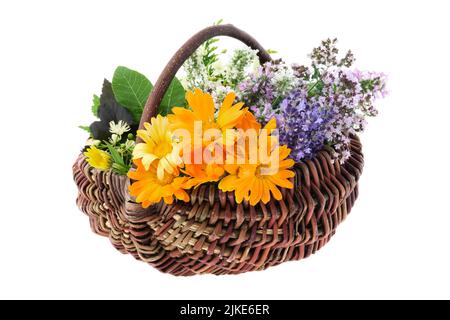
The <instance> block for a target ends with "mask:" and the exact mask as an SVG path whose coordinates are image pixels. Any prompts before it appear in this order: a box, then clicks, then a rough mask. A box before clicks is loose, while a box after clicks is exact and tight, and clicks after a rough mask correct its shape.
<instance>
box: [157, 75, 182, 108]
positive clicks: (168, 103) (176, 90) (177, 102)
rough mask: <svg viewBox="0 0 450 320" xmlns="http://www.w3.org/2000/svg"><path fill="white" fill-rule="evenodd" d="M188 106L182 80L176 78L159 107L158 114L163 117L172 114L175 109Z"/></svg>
mask: <svg viewBox="0 0 450 320" xmlns="http://www.w3.org/2000/svg"><path fill="white" fill-rule="evenodd" d="M185 104H186V101H185V91H184V88H183V85H182V84H181V82H180V80H178V79H177V78H174V79H173V80H172V82H171V83H170V86H169V88H168V89H167V91H166V94H165V95H164V98H163V100H162V101H161V104H160V105H159V109H158V113H159V114H160V115H162V116H165V115H167V114H168V113H170V112H171V110H172V108H173V107H183V106H184V105H185Z"/></svg>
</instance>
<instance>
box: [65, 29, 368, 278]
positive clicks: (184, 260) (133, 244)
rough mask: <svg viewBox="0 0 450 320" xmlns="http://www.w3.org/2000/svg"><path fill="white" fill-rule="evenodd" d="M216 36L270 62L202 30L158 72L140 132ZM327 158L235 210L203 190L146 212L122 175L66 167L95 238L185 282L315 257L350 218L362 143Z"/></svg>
mask: <svg viewBox="0 0 450 320" xmlns="http://www.w3.org/2000/svg"><path fill="white" fill-rule="evenodd" d="M218 35H226V36H230V37H234V38H237V39H239V40H241V41H243V42H244V43H246V44H247V45H249V46H251V47H253V48H255V49H258V50H259V58H260V60H261V62H265V61H269V60H270V56H269V55H268V54H267V52H266V51H265V50H264V49H263V48H262V47H261V46H260V45H259V44H258V43H257V42H256V41H255V40H254V39H253V38H251V37H250V36H249V35H248V34H246V33H245V32H243V31H241V30H239V29H237V28H235V27H233V26H231V25H222V26H214V27H210V28H206V29H204V30H202V31H201V32H199V33H197V34H196V35H195V36H194V37H192V38H191V39H190V40H189V41H188V42H186V43H185V44H184V46H183V47H182V48H181V49H180V50H179V51H178V52H177V53H176V54H175V55H174V57H173V58H172V59H171V60H170V62H169V63H168V65H167V66H166V68H165V69H164V71H163V73H162V75H161V77H160V78H159V79H158V81H157V83H156V84H155V87H154V90H153V91H152V94H151V95H150V97H149V100H148V102H147V104H146V107H145V110H144V113H143V116H142V119H141V127H142V125H143V123H144V122H145V121H148V119H150V118H151V116H153V115H155V113H156V107H157V105H158V104H159V103H160V102H161V99H162V97H163V95H164V92H165V90H166V88H167V86H168V84H169V83H170V81H171V79H172V78H173V77H174V76H175V73H176V72H177V70H178V69H179V68H180V66H181V65H182V63H183V61H185V59H186V58H187V57H188V56H190V55H191V54H192V53H193V52H194V51H195V49H196V48H197V47H198V46H199V45H200V44H201V43H203V42H204V41H205V40H206V39H208V38H211V37H215V36H218ZM331 153H332V150H331V149H327V148H325V149H324V150H322V151H320V152H319V153H318V154H317V156H316V157H315V158H314V159H311V160H306V161H304V162H300V163H297V164H296V165H295V167H294V170H295V172H296V176H295V181H294V189H292V190H286V189H285V190H282V193H283V199H282V200H281V201H276V200H274V199H272V200H271V201H270V202H269V203H268V204H266V205H264V204H262V203H259V204H257V205H256V206H250V205H249V204H247V203H241V204H237V203H236V202H235V199H234V194H233V193H227V192H222V191H220V190H219V189H218V188H217V185H216V184H206V185H202V186H200V187H198V188H196V189H193V190H190V191H189V193H190V198H191V201H190V202H189V203H184V202H176V203H174V204H173V205H166V204H164V203H160V204H158V205H155V206H153V207H150V208H149V209H143V208H142V207H141V205H140V204H136V203H134V202H133V199H131V198H130V196H129V194H128V191H127V187H128V185H129V184H130V182H129V179H128V178H127V177H125V176H119V175H117V174H114V173H112V172H110V171H108V172H104V171H99V170H96V169H94V168H92V167H90V166H89V164H88V163H87V162H86V161H85V158H84V156H83V155H80V156H79V157H78V159H77V161H76V162H75V164H74V166H73V173H74V179H75V182H76V184H77V186H78V188H79V195H78V199H77V204H78V206H79V208H80V209H81V210H82V211H83V212H84V213H86V214H87V215H88V216H89V219H90V223H91V228H92V230H93V231H94V232H95V233H97V234H99V235H102V236H107V237H109V238H110V240H111V242H112V243H113V245H114V247H116V249H118V250H119V251H121V252H122V253H130V254H132V255H133V256H134V257H135V258H136V259H139V260H142V261H145V262H147V263H149V264H150V265H152V266H154V267H155V268H157V269H158V270H160V271H162V272H167V273H170V274H173V275H179V276H190V275H195V274H204V273H212V274H217V275H220V274H238V273H242V272H247V271H253V270H263V269H266V268H268V267H270V266H274V265H278V264H280V263H282V262H284V261H290V260H299V259H302V258H306V257H308V256H309V255H311V254H312V253H314V252H316V251H317V250H319V249H320V248H321V247H322V246H323V245H325V244H326V243H327V242H328V240H329V239H330V237H331V236H332V235H333V234H334V233H335V230H336V228H337V226H338V225H339V223H340V222H341V221H343V220H344V219H345V217H346V216H347V214H348V213H349V212H350V209H351V208H352V206H353V203H354V202H355V200H356V198H357V196H358V184H357V183H358V178H359V176H360V175H361V172H362V168H363V155H362V153H361V144H360V142H359V139H358V138H357V137H356V136H352V137H351V156H350V158H349V159H348V160H347V161H346V162H345V164H343V165H340V164H339V163H338V162H333V161H332V157H331Z"/></svg>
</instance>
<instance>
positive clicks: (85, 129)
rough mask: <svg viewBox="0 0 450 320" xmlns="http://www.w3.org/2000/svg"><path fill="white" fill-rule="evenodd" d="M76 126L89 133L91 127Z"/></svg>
mask: <svg viewBox="0 0 450 320" xmlns="http://www.w3.org/2000/svg"><path fill="white" fill-rule="evenodd" d="M78 128H80V129H82V130H84V131H86V132H88V133H89V134H91V129H90V128H89V126H78Z"/></svg>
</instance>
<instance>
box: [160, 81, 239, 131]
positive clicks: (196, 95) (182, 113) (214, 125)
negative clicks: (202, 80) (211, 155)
mask: <svg viewBox="0 0 450 320" xmlns="http://www.w3.org/2000/svg"><path fill="white" fill-rule="evenodd" d="M235 98H236V95H235V94H234V93H233V92H230V93H228V94H227V96H226V97H225V99H224V100H223V103H222V105H221V107H220V109H219V112H218V113H217V118H216V117H215V105H214V100H213V98H212V96H211V95H210V94H208V93H205V92H203V91H202V90H200V89H195V90H194V91H188V92H187V93H186V100H187V102H188V104H189V107H190V108H191V109H190V110H189V109H185V108H180V107H174V108H172V113H173V114H170V115H168V118H169V122H170V124H171V129H172V130H173V131H175V130H177V129H184V130H187V131H188V132H189V133H190V134H191V137H193V136H194V125H195V122H196V121H199V122H201V125H202V130H203V131H206V130H208V129H218V130H220V131H221V132H224V131H225V130H226V129H231V128H234V127H235V126H236V124H237V123H238V122H239V121H240V119H241V117H242V116H243V115H244V112H245V111H246V109H245V108H244V109H242V107H243V106H244V103H243V102H239V103H236V104H234V105H233V102H234V99H235Z"/></svg>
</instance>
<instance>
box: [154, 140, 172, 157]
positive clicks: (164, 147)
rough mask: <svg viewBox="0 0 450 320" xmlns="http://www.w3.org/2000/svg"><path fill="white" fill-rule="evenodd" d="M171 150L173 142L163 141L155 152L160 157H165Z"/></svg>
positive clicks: (156, 147)
mask: <svg viewBox="0 0 450 320" xmlns="http://www.w3.org/2000/svg"><path fill="white" fill-rule="evenodd" d="M171 152H172V144H171V143H169V142H168V141H161V142H160V143H159V144H157V145H156V146H155V148H154V149H153V153H154V154H155V155H156V156H157V157H158V158H164V157H165V156H166V155H167V154H169V153H171Z"/></svg>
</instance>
